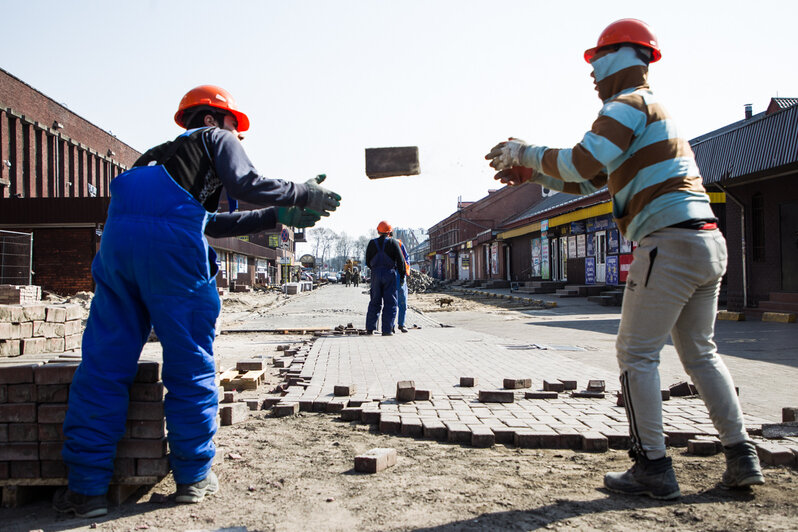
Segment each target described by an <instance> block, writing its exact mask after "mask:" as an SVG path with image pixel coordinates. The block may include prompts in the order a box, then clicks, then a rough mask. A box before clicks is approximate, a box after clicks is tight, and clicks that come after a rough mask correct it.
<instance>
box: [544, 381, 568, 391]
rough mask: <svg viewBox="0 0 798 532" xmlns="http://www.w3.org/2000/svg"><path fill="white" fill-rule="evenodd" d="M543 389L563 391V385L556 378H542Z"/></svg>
mask: <svg viewBox="0 0 798 532" xmlns="http://www.w3.org/2000/svg"><path fill="white" fill-rule="evenodd" d="M543 391H545V392H564V391H565V385H564V384H563V383H561V382H560V381H558V380H554V379H551V380H548V379H544V380H543Z"/></svg>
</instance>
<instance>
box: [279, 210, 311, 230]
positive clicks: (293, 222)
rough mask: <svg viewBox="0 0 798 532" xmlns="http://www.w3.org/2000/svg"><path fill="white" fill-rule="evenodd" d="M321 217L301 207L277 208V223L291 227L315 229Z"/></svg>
mask: <svg viewBox="0 0 798 532" xmlns="http://www.w3.org/2000/svg"><path fill="white" fill-rule="evenodd" d="M320 218H321V215H320V214H319V213H317V212H314V211H309V210H307V209H300V208H299V207H277V222H278V223H281V224H283V225H288V226H291V227H313V226H314V225H316V222H318V221H319V219H320Z"/></svg>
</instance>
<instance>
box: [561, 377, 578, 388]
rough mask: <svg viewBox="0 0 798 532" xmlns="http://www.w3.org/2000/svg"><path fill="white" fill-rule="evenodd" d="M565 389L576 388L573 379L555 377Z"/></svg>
mask: <svg viewBox="0 0 798 532" xmlns="http://www.w3.org/2000/svg"><path fill="white" fill-rule="evenodd" d="M557 380H558V381H560V382H561V383H562V385H563V387H564V388H565V389H566V390H576V387H577V383H576V380H574V379H557Z"/></svg>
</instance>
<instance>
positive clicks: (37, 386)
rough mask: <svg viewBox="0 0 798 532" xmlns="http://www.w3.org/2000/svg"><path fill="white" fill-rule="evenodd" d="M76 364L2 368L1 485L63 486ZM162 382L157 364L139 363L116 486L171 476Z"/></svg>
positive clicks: (119, 450) (118, 456)
mask: <svg viewBox="0 0 798 532" xmlns="http://www.w3.org/2000/svg"><path fill="white" fill-rule="evenodd" d="M77 366H78V365H77V363H75V362H53V363H47V364H36V363H34V364H18V365H0V484H2V485H17V484H19V485H29V484H50V485H58V484H65V483H66V474H67V470H66V465H65V464H64V462H63V460H62V458H61V448H62V447H63V444H64V433H63V422H64V417H65V416H66V411H67V399H68V397H69V387H70V383H71V382H72V377H73V375H74V373H75V370H76V369H77ZM165 435H166V432H165V426H164V412H163V384H162V383H161V382H160V365H159V364H158V363H157V362H140V363H139V371H138V374H137V376H136V380H135V382H134V384H133V386H132V387H131V389H130V404H129V409H128V421H127V427H126V433H125V435H124V437H123V438H122V440H120V442H119V445H118V446H117V454H116V460H115V462H114V478H113V480H112V482H113V483H115V484H148V483H154V482H155V481H157V479H159V478H161V477H164V476H166V475H167V474H168V472H169V462H168V458H167V444H166V437H165Z"/></svg>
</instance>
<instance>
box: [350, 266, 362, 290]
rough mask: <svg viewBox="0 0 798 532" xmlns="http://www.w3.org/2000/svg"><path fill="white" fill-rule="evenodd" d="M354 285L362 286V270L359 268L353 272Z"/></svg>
mask: <svg viewBox="0 0 798 532" xmlns="http://www.w3.org/2000/svg"><path fill="white" fill-rule="evenodd" d="M352 283H353V284H354V285H355V287H357V286H359V285H360V270H359V269H357V268H354V270H353V272H352Z"/></svg>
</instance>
